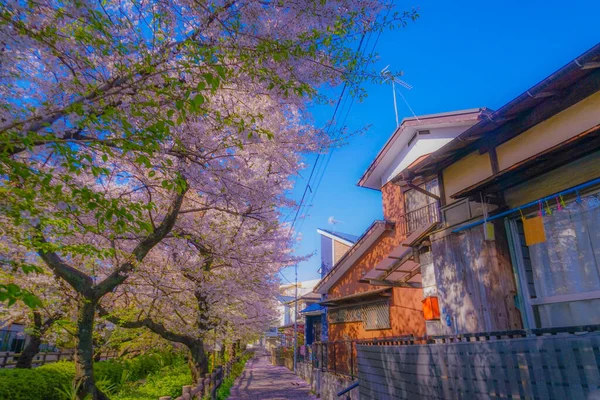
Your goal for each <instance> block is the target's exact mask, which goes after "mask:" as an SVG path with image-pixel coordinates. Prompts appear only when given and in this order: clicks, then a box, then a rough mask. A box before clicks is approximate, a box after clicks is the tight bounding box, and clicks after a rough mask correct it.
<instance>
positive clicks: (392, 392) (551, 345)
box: [357, 325, 600, 400]
mask: <svg viewBox="0 0 600 400" xmlns="http://www.w3.org/2000/svg"><path fill="white" fill-rule="evenodd" d="M357 349H358V371H359V374H358V376H359V381H360V387H359V390H360V398H361V399H383V398H385V399H411V400H413V399H417V400H418V399H441V398H450V399H464V398H485V399H511V398H512V399H557V400H558V399H567V398H570V399H586V398H596V397H593V396H600V388H599V387H600V350H599V349H600V326H597V325H594V326H578V327H568V328H552V329H532V330H515V331H501V332H484V333H473V334H461V335H454V336H436V337H419V338H412V337H406V338H394V339H382V340H375V341H362V342H359V343H358V346H357Z"/></svg>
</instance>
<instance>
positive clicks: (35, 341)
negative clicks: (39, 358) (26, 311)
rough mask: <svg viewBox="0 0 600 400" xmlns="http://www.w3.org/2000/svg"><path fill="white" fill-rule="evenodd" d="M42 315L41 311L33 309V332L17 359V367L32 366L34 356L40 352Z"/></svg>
mask: <svg viewBox="0 0 600 400" xmlns="http://www.w3.org/2000/svg"><path fill="white" fill-rule="evenodd" d="M41 330H42V316H41V314H40V313H39V311H36V310H34V311H33V332H31V334H30V335H29V342H28V343H27V346H25V348H24V349H23V351H22V352H21V355H20V356H19V358H18V359H17V365H16V366H15V367H16V368H31V362H32V361H33V357H35V355H36V354H37V353H38V350H39V349H40V344H42V331H41Z"/></svg>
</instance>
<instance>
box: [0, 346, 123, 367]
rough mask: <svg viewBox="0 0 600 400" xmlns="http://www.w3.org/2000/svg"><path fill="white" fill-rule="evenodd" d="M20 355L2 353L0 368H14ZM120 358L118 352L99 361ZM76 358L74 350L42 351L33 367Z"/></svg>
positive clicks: (0, 354)
mask: <svg viewBox="0 0 600 400" xmlns="http://www.w3.org/2000/svg"><path fill="white" fill-rule="evenodd" d="M20 355H21V353H14V352H11V351H2V352H0V368H13V367H14V366H15V365H16V364H17V359H18V358H19V356H20ZM118 356H119V352H118V351H116V350H114V351H108V352H103V353H102V354H100V355H99V356H98V358H97V361H104V360H110V359H113V358H117V357H118ZM74 357H75V351H74V350H63V351H42V352H40V353H37V354H36V355H35V356H34V357H33V360H32V361H31V365H32V366H33V367H39V366H41V365H44V364H50V363H55V362H58V361H73V359H74Z"/></svg>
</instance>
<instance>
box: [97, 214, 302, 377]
mask: <svg viewBox="0 0 600 400" xmlns="http://www.w3.org/2000/svg"><path fill="white" fill-rule="evenodd" d="M273 214H274V215H273V216H276V213H273ZM197 218H198V219H197V223H196V224H194V225H192V226H191V227H190V228H189V230H188V231H186V232H182V234H181V235H180V237H178V238H174V239H168V240H165V241H163V242H162V243H161V244H160V245H159V246H157V247H156V248H155V251H153V252H152V253H151V254H150V255H149V256H148V257H147V258H146V259H145V261H144V263H143V266H142V267H141V268H140V270H139V271H138V272H137V273H136V275H135V276H132V278H130V279H129V280H128V281H127V282H126V283H125V284H124V285H121V286H120V288H119V290H118V291H117V292H116V293H115V294H113V295H109V296H107V297H106V298H105V301H104V302H103V304H106V306H105V307H103V308H102V311H101V314H102V315H104V316H105V317H106V318H108V319H109V320H110V321H112V322H114V323H116V324H118V325H120V326H123V327H128V328H141V327H145V328H147V329H149V330H150V331H152V332H154V333H156V334H158V335H160V336H161V337H163V338H164V339H166V340H170V341H173V342H177V343H181V344H183V345H184V346H186V347H187V348H188V349H189V352H190V367H191V370H192V375H193V378H194V379H195V381H197V380H198V379H199V378H200V377H201V376H202V375H203V374H204V373H206V372H207V371H208V362H207V359H206V350H205V348H204V343H205V342H206V341H207V339H208V337H210V338H211V339H212V340H213V341H214V340H215V335H216V336H218V339H220V340H222V341H223V340H226V339H227V340H229V341H233V340H237V339H243V338H246V337H249V336H251V335H253V334H254V335H256V334H258V333H260V332H264V331H265V329H266V328H267V327H268V326H269V323H270V322H272V320H273V319H274V317H275V314H276V306H277V304H276V301H275V296H276V294H277V293H278V279H277V277H276V274H277V272H278V271H279V270H280V269H281V268H283V267H286V266H289V265H291V264H292V263H296V262H298V261H300V258H298V257H293V256H291V255H290V254H289V249H291V248H292V246H291V243H290V241H291V239H292V238H291V234H290V233H291V232H290V229H289V227H287V226H280V225H279V224H278V222H277V220H276V219H274V220H273V221H268V220H267V219H266V217H265V216H263V218H262V219H261V220H256V219H253V218H248V217H232V216H230V215H223V213H222V212H219V211H211V212H207V213H203V214H202V215H201V216H197ZM109 310H110V312H109ZM229 327H233V331H230V330H229V329H228V328H229Z"/></svg>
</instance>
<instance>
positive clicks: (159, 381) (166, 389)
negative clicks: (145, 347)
mask: <svg viewBox="0 0 600 400" xmlns="http://www.w3.org/2000/svg"><path fill="white" fill-rule="evenodd" d="M191 382H192V374H191V372H190V369H189V367H188V366H187V364H186V363H185V361H184V360H183V359H182V358H181V359H179V360H178V361H177V362H175V363H174V364H172V365H169V366H166V367H164V368H162V369H161V370H160V371H158V372H156V373H152V374H150V375H149V376H148V377H147V379H146V382H144V383H142V384H137V383H130V384H128V385H127V386H125V387H124V388H123V389H122V390H121V392H120V393H118V394H117V395H116V396H113V397H112V400H141V399H148V400H150V399H157V398H159V397H161V396H171V397H173V398H176V397H177V396H181V387H182V386H184V385H189V384H190V383H191Z"/></svg>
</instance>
